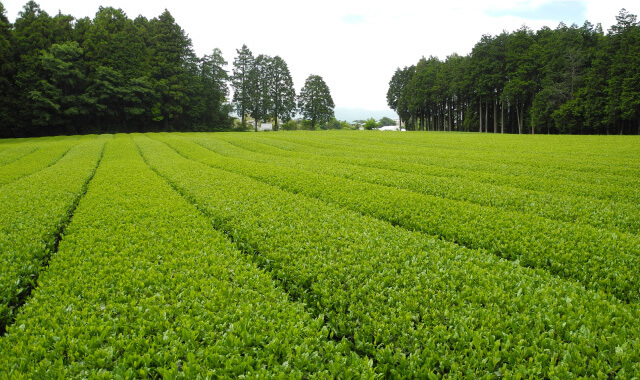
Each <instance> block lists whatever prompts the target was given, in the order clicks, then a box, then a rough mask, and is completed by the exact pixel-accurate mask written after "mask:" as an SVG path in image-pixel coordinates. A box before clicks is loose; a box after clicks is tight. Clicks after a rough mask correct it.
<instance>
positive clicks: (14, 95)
mask: <svg viewBox="0 0 640 380" xmlns="http://www.w3.org/2000/svg"><path fill="white" fill-rule="evenodd" d="M0 46H1V47H2V48H1V49H0V78H1V81H0V94H1V95H0V136H5V137H7V136H13V137H17V136H39V135H57V134H78V133H102V132H132V131H157V130H216V129H225V128H229V127H230V126H231V125H232V120H231V118H230V117H229V111H230V106H229V105H227V104H226V102H225V98H226V97H227V96H228V88H227V86H226V80H227V73H226V72H225V71H224V70H223V66H224V65H225V64H226V62H225V60H224V58H223V57H222V54H221V52H220V50H218V49H215V50H213V51H212V53H211V54H210V55H205V56H204V57H197V56H196V55H195V53H194V52H193V48H192V43H191V40H190V39H189V38H188V37H187V35H186V34H185V32H184V30H183V29H182V28H181V27H180V26H179V25H178V24H177V23H176V22H175V19H174V18H173V17H172V16H171V13H169V11H166V10H165V12H163V13H162V14H161V15H160V16H158V17H156V18H153V19H151V20H149V19H146V18H145V17H142V16H138V17H137V18H135V19H133V20H132V19H130V18H128V17H127V15H126V14H125V13H124V12H123V11H122V10H121V9H115V8H111V7H106V8H105V7H100V8H99V10H98V12H97V13H96V15H95V17H94V18H93V19H89V18H82V19H78V20H75V19H74V18H73V17H72V16H69V15H64V14H62V13H58V14H57V15H55V16H50V15H49V14H47V12H46V11H44V10H42V9H41V8H40V6H39V5H38V4H37V3H35V2H34V1H29V2H28V3H27V4H26V5H25V6H24V8H23V10H22V11H21V12H20V13H19V17H18V19H17V20H16V22H15V23H14V24H10V23H9V21H8V20H7V18H6V16H5V9H4V6H3V5H2V4H1V3H0Z"/></svg>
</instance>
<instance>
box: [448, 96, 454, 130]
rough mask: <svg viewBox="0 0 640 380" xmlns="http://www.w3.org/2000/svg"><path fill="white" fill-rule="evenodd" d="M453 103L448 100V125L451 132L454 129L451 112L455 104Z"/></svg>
mask: <svg viewBox="0 0 640 380" xmlns="http://www.w3.org/2000/svg"><path fill="white" fill-rule="evenodd" d="M451 103H452V102H448V103H447V117H448V119H449V125H448V127H449V128H448V129H449V132H451V131H452V130H453V128H452V126H451V121H452V118H451V112H453V104H451Z"/></svg>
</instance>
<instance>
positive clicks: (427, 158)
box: [0, 121, 640, 379]
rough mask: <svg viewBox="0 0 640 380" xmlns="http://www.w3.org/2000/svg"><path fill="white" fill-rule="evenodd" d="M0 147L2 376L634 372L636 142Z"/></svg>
mask: <svg viewBox="0 0 640 380" xmlns="http://www.w3.org/2000/svg"><path fill="white" fill-rule="evenodd" d="M309 125H310V121H309ZM1 143H2V146H3V149H2V150H0V166H1V168H2V170H0V178H3V177H2V176H6V177H5V183H4V184H3V185H1V188H2V189H3V192H2V193H1V194H2V195H1V196H0V209H1V210H2V213H0V231H2V234H1V235H0V248H2V249H1V250H0V252H1V255H0V260H2V265H1V266H0V268H2V269H1V270H0V281H1V283H0V294H1V295H2V300H3V302H4V303H3V304H2V306H0V311H2V316H3V318H4V319H5V321H6V322H5V323H7V322H8V325H7V326H8V327H7V329H6V334H5V335H4V336H2V337H1V339H0V378H3V379H4V378H7V379H9V378H11V379H14V378H15V379H27V378H43V377H47V378H49V377H54V378H80V377H83V378H84V377H86V378H142V377H144V378H157V377H162V378H217V377H219V378H231V377H244V378H321V379H326V378H420V377H427V378H429V377H430V378H440V377H452V378H466V377H473V378H494V377H495V378H500V377H504V378H554V377H558V378H599V377H602V378H607V377H618V378H635V377H637V376H638V374H640V366H639V364H638V363H640V356H639V355H640V354H639V352H640V350H638V347H639V346H638V345H639V344H640V332H639V331H638V329H637V327H636V325H637V320H638V318H639V317H640V315H639V310H638V307H637V306H638V302H640V294H639V293H638V289H640V288H639V286H638V284H639V283H638V275H637V271H638V267H640V262H638V258H639V257H640V255H639V254H638V253H639V252H640V240H639V238H638V234H639V232H640V218H639V217H638V215H639V213H638V212H637V205H638V203H639V202H640V190H639V189H640V186H639V185H640V183H639V181H640V180H639V178H640V176H639V175H638V166H637V165H635V164H634V163H636V162H637V161H638V159H639V158H638V154H637V152H638V149H637V148H638V140H637V139H636V138H634V137H629V136H609V137H607V138H605V137H601V136H598V137H593V136H556V137H553V136H504V135H493V136H492V135H478V134H438V133H436V134H433V133H432V134H415V133H400V132H395V133H394V132H390V133H385V134H381V133H370V132H360V131H331V132H325V133H321V134H318V133H307V132H293V133H283V134H255V133H248V134H239V133H211V134H207V133H171V134H170V133H149V134H145V135H142V134H130V135H124V134H121V135H116V136H111V135H103V136H82V137H56V138H38V139H8V140H2V141H1ZM496 146H499V147H500V149H496ZM65 152H66V153H65ZM38 157H39V159H36V158H38ZM398 157H402V159H401V160H399V159H398ZM5 168H6V169H7V170H6V171H5V170H4V169H5ZM45 267H46V268H47V269H46V270H43V268H45ZM36 285H37V286H36ZM25 289H26V290H25ZM29 293H31V295H30V296H29V298H28V302H26V303H25V302H24V301H25V298H26V294H29ZM14 318H15V321H14ZM594 332H595V333H594ZM605 338H606V339H605ZM610 374H614V375H610Z"/></svg>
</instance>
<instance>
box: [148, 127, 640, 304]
mask: <svg viewBox="0 0 640 380" xmlns="http://www.w3.org/2000/svg"><path fill="white" fill-rule="evenodd" d="M154 137H155V138H158V139H160V140H162V141H164V142H166V143H168V144H169V145H170V146H171V147H173V148H175V149H177V150H178V151H179V152H180V154H182V155H184V156H185V157H188V158H192V159H195V160H197V161H200V162H203V163H206V164H208V165H211V166H214V167H217V168H221V169H224V170H230V171H234V172H238V173H241V174H244V175H248V176H250V177H253V178H256V179H259V180H260V181H263V182H266V183H269V184H271V185H274V186H278V187H280V188H282V189H285V190H288V191H291V192H294V193H300V194H303V195H305V196H309V197H314V198H318V199H321V200H323V201H325V202H328V203H332V204H337V205H340V206H341V207H345V208H347V209H350V210H353V211H357V212H361V213H363V214H367V215H371V216H374V217H376V218H380V219H383V220H386V221H388V222H390V223H392V224H394V225H399V226H402V227H404V228H407V229H409V230H415V231H422V232H425V233H427V234H429V235H435V236H438V237H443V238H445V239H447V240H450V241H453V242H456V243H458V244H462V245H464V246H467V247H470V248H482V249H485V250H487V251H488V252H490V253H492V254H495V255H497V256H499V257H504V258H507V259H510V260H517V261H518V262H519V263H520V264H521V265H523V266H525V267H534V268H542V269H545V270H547V271H549V272H550V273H552V274H554V275H559V276H561V277H568V278H571V279H574V280H576V281H579V282H581V283H583V284H584V285H585V286H587V287H589V288H593V289H601V290H603V291H606V292H608V293H610V294H613V295H615V296H616V297H618V298H619V299H621V300H623V301H627V302H628V301H633V302H637V301H639V300H640V278H639V277H638V275H637V268H639V267H640V238H638V237H637V236H635V235H630V234H616V233H612V232H607V231H603V230H598V229H595V228H592V227H589V226H583V225H576V224H572V223H564V222H558V221H553V220H549V219H544V218H540V217H537V216H535V215H530V214H524V213H519V212H510V211H505V210H500V209H496V208H492V207H485V206H479V205H476V204H471V203H468V202H460V201H453V200H448V199H442V198H439V197H434V196H430V195H424V194H417V193H414V192H411V191H407V190H404V189H395V188H389V187H386V186H380V185H375V184H371V183H363V182H359V181H354V180H350V179H345V178H340V177H334V176H331V175H326V174H321V173H312V172H308V171H301V170H298V169H294V168H285V167H278V166H274V165H270V164H267V163H260V164H257V163H255V162H251V161H247V160H244V159H241V158H228V157H224V156H221V155H219V154H217V153H214V152H212V151H209V150H207V149H205V148H203V147H200V146H198V145H196V144H195V143H193V142H190V141H185V140H181V139H179V138H177V137H172V136H162V135H159V136H154ZM203 144H206V141H204V142H203Z"/></svg>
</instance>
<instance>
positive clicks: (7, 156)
mask: <svg viewBox="0 0 640 380" xmlns="http://www.w3.org/2000/svg"><path fill="white" fill-rule="evenodd" d="M38 148H39V147H38V146H37V145H36V144H18V145H15V146H9V144H7V143H5V142H3V145H2V149H0V167H2V166H5V165H7V164H10V163H11V162H13V161H16V160H19V159H20V158H22V157H24V156H26V155H27V154H29V153H33V152H34V151H36V150H37V149H38Z"/></svg>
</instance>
